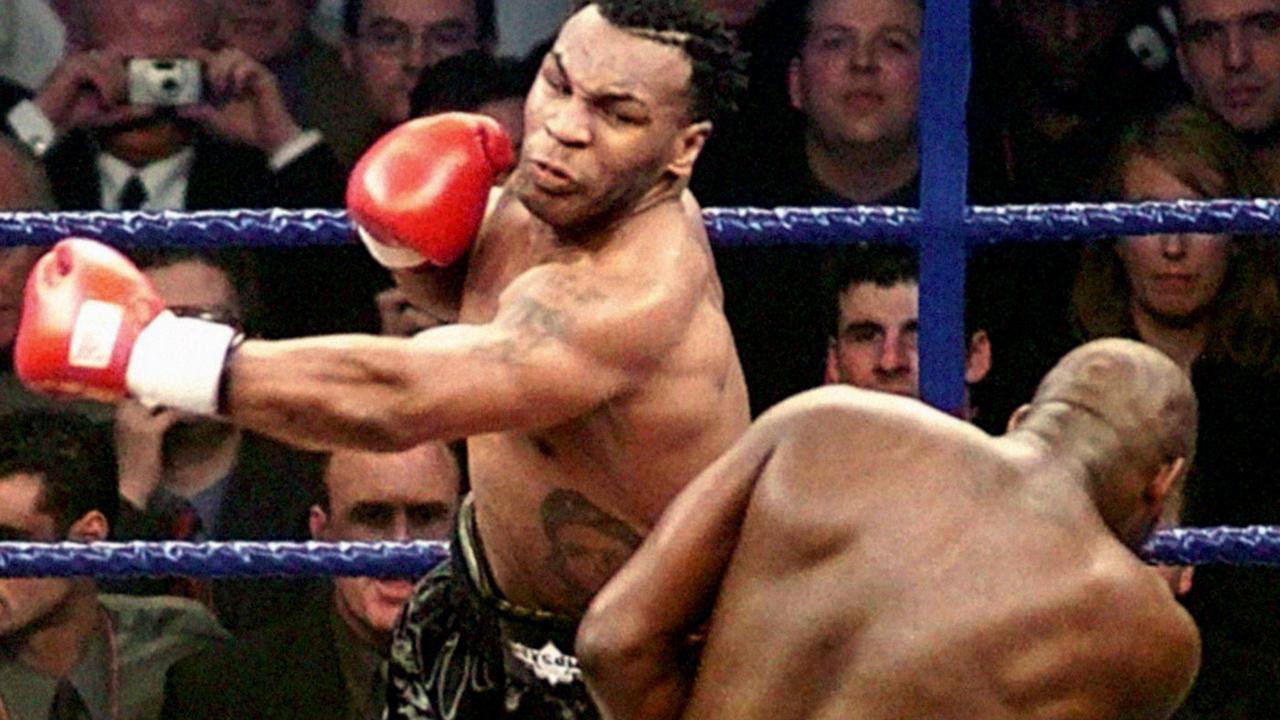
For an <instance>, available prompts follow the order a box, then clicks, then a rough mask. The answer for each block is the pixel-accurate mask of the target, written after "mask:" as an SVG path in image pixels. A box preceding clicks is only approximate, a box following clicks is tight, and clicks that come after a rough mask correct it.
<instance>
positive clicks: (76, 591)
mask: <svg viewBox="0 0 1280 720" xmlns="http://www.w3.org/2000/svg"><path fill="white" fill-rule="evenodd" d="M74 583H75V584H74V585H73V587H72V589H71V591H70V594H69V595H68V596H67V598H66V600H65V601H64V602H63V603H62V605H60V606H59V607H58V608H57V609H56V610H54V611H53V614H52V615H51V616H50V617H49V618H46V619H45V620H44V621H43V623H42V624H41V626H40V627H38V628H35V629H33V630H32V631H31V632H30V633H29V634H27V635H25V636H24V637H23V638H22V641H21V645H20V647H19V648H18V649H17V656H18V659H19V660H20V661H22V662H23V663H24V664H26V665H28V666H30V667H33V668H35V669H37V670H40V671H41V672H45V673H48V674H49V675H53V676H54V677H66V676H67V675H68V674H70V672H71V669H72V668H74V667H75V666H76V663H78V662H80V657H81V656H82V655H83V654H84V649H85V646H86V645H87V644H88V642H89V639H90V638H91V637H93V634H94V633H95V632H98V631H99V630H100V628H101V627H102V615H101V613H99V612H98V593H97V591H96V590H95V588H94V585H93V581H92V580H87V579H77V580H75V581H74Z"/></svg>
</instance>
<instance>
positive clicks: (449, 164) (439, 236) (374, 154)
mask: <svg viewBox="0 0 1280 720" xmlns="http://www.w3.org/2000/svg"><path fill="white" fill-rule="evenodd" d="M514 163H515V152H514V151H513V150H512V147H511V140H510V138H508V137H507V133H506V132H505V131H504V130H503V129H502V126H501V125H499V124H498V122H497V121H496V120H494V119H493V118H490V117H487V116H484V115H472V114H468V113H444V114H442V115H433V116H430V117H425V118H418V119H416V120H410V121H409V122H407V123H404V124H403V125H400V126H399V127H397V128H395V129H394V130H392V131H391V132H389V133H387V134H386V135H384V136H383V137H382V138H381V139H380V140H378V142H376V143H374V145H373V147H371V148H369V150H368V151H366V152H365V154H364V155H363V156H362V157H361V158H360V161H359V162H358V163H356V166H355V169H354V170H352V171H351V177H350V179H349V180H348V181H347V209H348V210H349V211H350V214H351V219H352V220H353V221H354V222H355V224H356V230H357V231H358V233H359V235H360V239H361V240H363V241H364V243H365V245H366V246H367V247H368V248H369V252H370V254H372V255H373V257H374V258H375V259H377V260H378V262H380V263H382V265H383V266H384V267H387V268H391V269H402V268H412V267H418V266H421V265H424V264H426V263H428V262H429V263H432V264H434V265H438V266H441V267H443V266H446V265H449V264H452V263H453V262H454V261H456V260H457V259H458V258H460V257H462V256H463V255H465V254H466V252H467V249H468V248H470V247H471V242H472V241H473V240H474V239H475V236H476V234H477V233H478V232H479V231H480V223H481V222H482V221H483V220H484V214H485V208H486V206H487V205H488V202H489V191H490V190H491V189H492V187H493V183H494V180H495V179H496V178H497V177H498V176H499V175H501V174H502V173H504V172H506V171H507V170H508V169H510V168H511V166H512V165H513V164H514Z"/></svg>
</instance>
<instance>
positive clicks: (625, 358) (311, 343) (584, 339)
mask: <svg viewBox="0 0 1280 720" xmlns="http://www.w3.org/2000/svg"><path fill="white" fill-rule="evenodd" d="M679 306H680V303H670V302H667V301H666V300H665V299H663V298H661V297H659V298H657V299H656V300H655V299H654V298H653V297H652V293H650V292H648V291H646V292H643V293H640V294H637V293H634V292H633V291H632V289H631V288H630V287H629V286H627V285H625V284H621V283H619V282H618V281H617V280H616V279H615V278H609V277H601V276H599V275H597V274H595V273H593V272H590V271H589V269H588V270H586V271H580V270H575V269H572V268H563V267H552V268H538V269H535V270H531V271H529V272H527V273H526V274H525V275H524V276H522V277H521V278H519V279H518V280H517V281H516V282H515V283H513V284H512V285H511V287H509V288H508V289H507V291H506V292H504V293H503V297H502V300H501V303H500V307H499V310H498V314H497V316H496V317H495V318H494V320H493V321H492V322H490V323H488V324H485V325H452V326H447V327H439V328H434V329H431V330H427V331H426V332H423V333H420V334H418V335H417V336H415V337H413V338H410V339H403V338H380V337H366V336H355V335H351V336H333V337H323V338H312V339H302V340H289V341H276V342H266V341H261V342H247V343H245V344H244V345H242V346H241V347H240V348H239V349H238V350H237V351H236V352H235V353H233V355H232V357H231V360H230V366H229V373H230V374H229V377H228V380H227V382H228V392H227V399H226V403H225V406H224V407H223V410H224V412H226V413H227V414H228V415H229V416H230V417H231V419H232V420H233V421H234V422H236V423H237V424H241V425H244V426H246V427H249V428H251V429H253V430H256V431H258V432H261V433H264V434H267V435H270V436H272V437H275V438H278V439H281V440H284V441H285V442H289V443H292V444H295V445H301V446H304V447H314V448H324V447H339V446H350V447H364V448H369V449H387V450H390V449H396V448H405V447H411V446H413V445H417V444H420V443H422V442H425V441H427V440H432V439H446V440H447V439H454V438H459V437H465V436H468V435H475V434H481V433H488V432H497V431H501V430H532V429H537V428H544V427H551V426H553V425H556V424H559V423H562V422H565V421H567V420H569V419H571V418H574V417H579V416H582V415H585V414H587V413H588V412H590V411H591V410H593V409H595V408H597V407H599V406H600V405H602V404H603V403H605V402H607V401H608V400H609V399H611V398H613V397H616V396H617V395H618V394H619V393H621V392H623V391H624V390H625V389H627V388H628V387H630V386H631V384H632V383H633V382H634V381H635V380H636V378H637V377H638V376H639V374H640V373H643V372H644V369H645V368H646V367H648V366H649V365H650V364H651V363H653V362H655V360H654V358H658V357H661V355H662V353H664V352H666V350H667V348H668V347H669V346H670V344H671V343H672V342H674V341H675V339H676V338H678V337H680V336H681V334H682V333H683V332H684V327H685V326H686V325H687V323H688V319H687V317H684V316H686V315H688V314H689V313H688V311H687V310H685V309H681V308H680V307H679ZM619 328H628V331H627V332H620V331H619Z"/></svg>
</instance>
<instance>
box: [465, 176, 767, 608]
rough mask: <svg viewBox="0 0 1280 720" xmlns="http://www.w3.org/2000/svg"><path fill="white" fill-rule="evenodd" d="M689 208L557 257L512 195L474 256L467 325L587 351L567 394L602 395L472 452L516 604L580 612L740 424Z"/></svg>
mask: <svg viewBox="0 0 1280 720" xmlns="http://www.w3.org/2000/svg"><path fill="white" fill-rule="evenodd" d="M685 197H686V200H685V202H684V203H683V204H681V203H679V202H675V201H672V202H668V203H665V204H664V205H660V206H657V207H654V208H651V209H649V210H648V211H646V212H645V213H643V214H641V215H637V216H634V217H632V218H630V219H628V220H627V221H624V223H623V224H622V225H621V226H619V227H618V228H617V229H616V230H615V231H614V232H613V233H612V234H610V235H609V236H608V237H607V241H606V242H602V243H599V244H597V245H593V246H590V247H571V246H570V247H566V246H564V245H563V244H561V243H560V242H559V241H558V240H557V238H556V237H555V236H554V235H552V233H551V231H550V230H549V229H548V228H547V227H546V226H545V225H543V224H541V223H540V222H538V221H537V220H535V219H533V218H532V217H531V216H530V215H529V213H528V211H527V210H526V209H525V208H524V206H523V205H522V204H521V203H520V202H519V201H517V200H515V199H514V198H513V197H511V195H510V194H507V195H505V196H504V197H503V198H501V199H500V200H498V203H497V205H496V207H495V208H494V211H493V215H492V216H491V217H490V219H489V221H488V222H487V223H486V227H485V230H484V233H483V234H482V236H481V238H480V240H479V242H478V243H477V246H476V250H475V251H474V253H473V255H472V258H471V261H470V266H469V270H468V275H467V278H466V282H465V286H464V291H463V298H462V305H461V310H460V322H462V323H470V324H486V323H498V324H502V323H515V324H519V325H522V326H526V327H525V329H526V330H528V331H529V332H524V330H522V333H523V336H525V337H530V338H532V339H530V340H529V342H531V343H533V344H535V345H536V344H537V343H539V342H541V340H539V339H538V338H544V339H545V340H546V341H547V342H558V343H566V344H569V345H573V346H575V347H578V348H581V349H582V351H583V352H582V355H583V357H584V358H586V359H585V360H584V361H583V362H582V366H581V367H578V368H575V372H576V373H577V374H578V375H579V376H580V377H581V379H580V380H575V382H582V383H584V384H585V383H590V382H601V383H609V386H608V387H607V388H605V389H604V390H602V391H601V392H600V393H598V394H599V396H600V397H601V401H600V402H598V403H596V404H594V405H592V406H590V407H584V408H581V410H580V411H572V415H571V416H568V417H564V418H562V419H561V420H560V421H558V422H554V423H552V424H550V425H549V426H545V427H539V428H536V429H533V430H513V431H504V432H494V433H489V434H483V435H478V436H473V437H471V438H470V439H469V440H468V443H469V445H468V449H469V454H470V463H471V483H472V488H473V494H474V497H475V501H476V508H477V521H478V523H479V526H480V532H481V535H482V537H483V539H484V543H485V549H486V552H487V554H488V556H489V561H490V564H491V565H492V567H493V569H494V573H495V575H496V576H497V580H498V583H499V585H500V587H501V589H502V590H503V592H504V593H505V594H506V595H507V596H508V597H509V599H511V600H512V601H513V602H517V603H523V604H529V605H533V606H537V607H543V608H547V609H554V610H560V611H562V612H570V613H577V612H580V611H581V610H582V609H584V608H585V606H586V603H587V602H588V601H589V600H590V597H591V595H592V594H594V593H595V591H596V590H598V589H599V587H600V586H601V585H602V584H603V583H604V582H605V581H606V580H607V579H608V578H609V577H610V576H611V575H612V574H613V573H614V572H615V571H616V570H617V569H618V567H620V566H621V565H622V563H623V562H624V561H625V560H626V559H627V558H628V557H629V556H630V555H631V553H632V552H633V551H634V550H635V548H636V547H637V546H638V545H639V543H640V541H641V539H642V537H643V535H644V534H645V533H646V532H647V531H648V529H649V528H650V527H651V526H652V525H653V523H654V522H656V520H657V518H658V516H659V515H660V513H661V512H662V510H663V508H664V507H665V506H666V505H667V503H668V502H669V501H670V500H671V498H672V497H673V496H674V495H675V494H676V493H677V492H679V490H680V489H681V488H683V487H684V485H685V484H686V483H687V482H688V481H689V480H691V479H692V478H693V477H694V476H695V475H696V474H697V473H698V472H700V471H701V470H703V469H704V468H705V467H706V466H707V465H709V464H710V463H711V462H712V461H713V460H714V459H715V458H716V457H717V456H719V455H720V454H721V453H722V452H724V451H725V450H726V449H727V448H728V447H730V446H731V445H732V443H733V442H734V441H736V440H737V439H738V438H739V436H740V435H741V434H742V432H743V431H744V430H745V429H746V427H747V425H748V423H749V417H748V411H747V400H746V388H745V384H744V382H743V379H742V371H741V368H740V366H739V363H738V359H737V353H736V351H735V349H734V345H733V340H732V336H731V334H730V331H729V328H728V325H727V322H726V321H725V318H724V313H723V298H722V292H721V289H720V285H719V280H718V278H717V276H716V274H715V268H714V264H713V260H712V256H711V252H710V248H709V245H708V241H707V237H706V234H705V230H704V229H703V226H702V223H701V215H700V212H699V211H698V209H697V206H696V203H694V202H693V201H692V198H691V197H690V196H688V195H687V194H686V196H685ZM527 352H536V348H532V347H512V348H511V349H510V354H509V357H506V358H502V359H501V360H502V361H504V362H510V363H520V362H522V358H523V357H525V353H527ZM489 360H492V359H491V358H490V359H489Z"/></svg>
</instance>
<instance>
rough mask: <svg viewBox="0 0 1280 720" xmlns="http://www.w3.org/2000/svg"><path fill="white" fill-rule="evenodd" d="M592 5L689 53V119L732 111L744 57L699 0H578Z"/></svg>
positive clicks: (741, 85)
mask: <svg viewBox="0 0 1280 720" xmlns="http://www.w3.org/2000/svg"><path fill="white" fill-rule="evenodd" d="M591 5H595V6H596V7H598V8H599V9H600V14H601V15H603V16H604V17H605V19H606V20H608V21H609V22H610V23H611V24H613V25H614V26H616V27H618V28H621V29H623V30H625V31H627V32H630V33H632V34H634V35H636V36H638V37H642V38H645V39H647V40H652V41H654V42H658V43H662V44H664V45H670V46H672V47H677V48H680V49H681V50H683V51H684V53H685V55H687V56H688V57H689V63H690V65H692V67H693V75H692V77H691V78H690V80H689V86H690V98H689V113H690V115H691V119H692V120H694V121H702V120H712V121H713V122H714V121H715V120H718V119H721V118H723V117H725V116H726V115H729V114H732V113H734V112H737V110H738V97H739V96H740V95H741V94H742V93H743V92H744V91H745V90H746V87H747V73H746V67H747V59H746V55H745V54H744V53H741V52H739V51H738V49H737V44H736V43H735V42H734V37H733V35H732V33H730V32H729V30H728V29H726V28H725V26H724V23H723V22H721V21H720V19H719V18H718V17H717V16H715V15H714V14H712V13H710V12H709V11H707V9H706V8H705V7H703V5H702V2H701V0H579V2H578V6H577V7H578V9H579V10H580V9H582V8H585V7H588V6H591Z"/></svg>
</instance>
